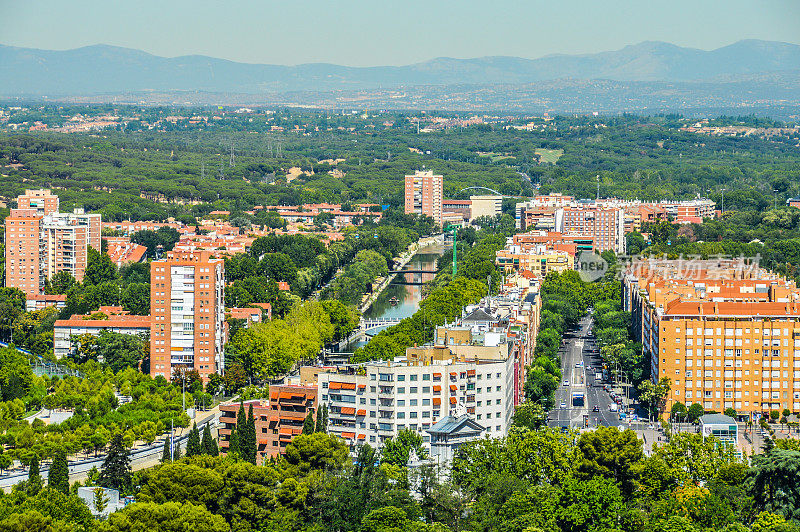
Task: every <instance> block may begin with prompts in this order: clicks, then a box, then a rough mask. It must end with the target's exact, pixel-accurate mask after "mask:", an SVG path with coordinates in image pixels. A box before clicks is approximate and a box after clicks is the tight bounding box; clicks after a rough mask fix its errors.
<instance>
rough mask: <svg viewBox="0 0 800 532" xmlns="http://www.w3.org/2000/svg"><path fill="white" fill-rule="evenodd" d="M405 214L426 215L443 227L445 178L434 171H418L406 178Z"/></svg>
mask: <svg viewBox="0 0 800 532" xmlns="http://www.w3.org/2000/svg"><path fill="white" fill-rule="evenodd" d="M405 179H406V189H405V213H406V214H420V215H421V214H426V215H428V216H430V217H431V218H433V220H434V221H435V222H436V223H437V224H439V225H442V202H443V199H444V178H443V177H442V176H440V175H434V173H433V170H423V171H416V172H414V175H407V176H405Z"/></svg>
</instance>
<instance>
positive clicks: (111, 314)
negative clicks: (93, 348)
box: [53, 307, 150, 358]
mask: <svg viewBox="0 0 800 532" xmlns="http://www.w3.org/2000/svg"><path fill="white" fill-rule="evenodd" d="M98 312H102V313H103V314H105V315H106V316H107V319H92V318H91V316H79V315H76V316H72V317H70V318H69V319H66V320H57V321H56V322H55V325H54V327H53V354H54V355H55V357H56V358H63V357H65V356H67V355H69V353H70V350H71V349H72V337H73V336H81V335H84V334H91V335H92V336H98V335H99V334H100V332H101V331H110V332H115V333H120V334H130V335H132V336H138V337H140V338H145V337H146V336H147V335H148V334H149V333H150V316H131V315H129V314H128V313H127V312H124V311H123V310H122V307H100V310H98Z"/></svg>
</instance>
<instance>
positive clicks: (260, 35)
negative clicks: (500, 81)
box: [0, 0, 800, 66]
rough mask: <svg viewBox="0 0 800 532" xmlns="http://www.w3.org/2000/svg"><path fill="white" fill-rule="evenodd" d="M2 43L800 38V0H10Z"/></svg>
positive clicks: (435, 50) (542, 43) (589, 47)
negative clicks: (279, 0)
mask: <svg viewBox="0 0 800 532" xmlns="http://www.w3.org/2000/svg"><path fill="white" fill-rule="evenodd" d="M0 20H2V21H4V22H3V23H2V24H1V25H0V44H6V45H12V46H20V47H30V48H43V49H54V50H65V49H70V48H78V47H81V46H88V45H93V44H110V45H115V46H123V47H128V48H136V49H140V50H143V51H145V52H149V53H152V54H155V55H160V56H166V57H174V56H180V55H190V54H200V55H209V56H213V57H219V58H224V59H230V60H234V61H241V62H247V63H271V64H282V65H294V64H300V63H316V62H326V63H336V64H340V65H350V66H373V65H404V64H411V63H416V62H421V61H426V60H428V59H432V58H435V57H458V58H469V57H482V56H490V55H509V56H519V57H526V58H537V57H541V56H544V55H548V54H556V53H562V54H577V53H594V52H600V51H606V50H617V49H620V48H622V47H624V46H626V45H629V44H636V43H639V42H642V41H648V40H649V41H666V42H671V43H674V44H677V45H680V46H689V47H695V48H701V49H705V50H710V49H714V48H719V47H721V46H725V45H728V44H731V43H733V42H736V41H739V40H741V39H763V40H774V41H784V42H791V43H796V44H800V0H754V1H743V0H722V1H716V0H715V1H709V0H669V1H658V2H656V1H655V0H634V1H621V0H547V1H541V0H491V1H487V0H483V1H476V0H460V1H458V0H371V1H363V0H358V1H356V0H285V1H282V2H278V1H273V0H249V1H248V0H0Z"/></svg>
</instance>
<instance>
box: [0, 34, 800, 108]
mask: <svg viewBox="0 0 800 532" xmlns="http://www.w3.org/2000/svg"><path fill="white" fill-rule="evenodd" d="M795 70H800V45H796V44H791V43H784V42H778V41H763V40H756V39H748V40H742V41H738V42H735V43H732V44H730V45H726V46H723V47H720V48H717V49H715V50H701V49H698V48H688V47H681V46H678V45H675V44H672V43H667V42H663V41H643V42H641V43H637V44H631V45H627V46H625V47H623V48H621V49H619V50H611V51H605V52H599V53H590V54H575V55H569V54H550V55H546V56H543V57H539V58H535V59H529V58H523V57H516V56H483V57H476V58H467V59H458V58H452V57H436V58H432V59H429V60H427V61H422V62H419V63H413V64H410V65H401V66H368V67H352V66H343V65H336V64H333V63H303V64H298V65H293V66H286V65H270V64H258V63H241V62H237V61H232V60H229V59H219V58H214V57H209V56H205V55H198V54H191V55H182V56H176V57H161V56H157V55H153V54H150V53H148V52H145V51H142V50H138V49H134V48H125V47H119V46H114V45H107V44H96V45H89V46H84V47H80V48H75V49H71V50H63V51H59V50H43V49H35V48H20V47H14V46H8V45H2V44H0V95H4V96H20V95H34V96H41V95H48V96H59V95H61V96H63V95H91V94H108V93H121V92H131V91H185V90H197V91H216V92H233V93H245V94H262V93H280V92H290V91H298V90H303V91H309V90H310V91H335V90H354V89H355V90H357V89H376V88H392V87H404V86H415V85H453V84H465V83H466V84H470V83H471V84H493V83H494V84H517V83H536V82H541V81H547V80H554V79H609V80H614V81H621V82H625V81H667V82H675V81H712V80H715V79H716V80H719V79H725V80H736V79H737V77H741V76H747V75H753V74H760V73H767V72H776V71H795Z"/></svg>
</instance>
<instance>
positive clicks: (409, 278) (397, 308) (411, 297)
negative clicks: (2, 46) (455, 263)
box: [347, 244, 447, 351]
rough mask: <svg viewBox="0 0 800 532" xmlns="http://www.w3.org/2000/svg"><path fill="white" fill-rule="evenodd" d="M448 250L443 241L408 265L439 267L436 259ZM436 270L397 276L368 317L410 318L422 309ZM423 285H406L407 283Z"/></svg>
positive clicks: (354, 345)
mask: <svg viewBox="0 0 800 532" xmlns="http://www.w3.org/2000/svg"><path fill="white" fill-rule="evenodd" d="M445 251H447V248H446V247H445V246H444V245H442V244H432V245H430V246H426V247H424V248H422V249H420V250H419V251H418V252H417V253H416V254H415V255H414V256H413V257H412V258H411V260H410V261H409V262H408V264H407V265H406V266H405V268H406V269H409V270H436V261H437V260H438V259H439V257H440V256H441V255H442V253H444V252H445ZM434 276H435V274H432V273H406V274H404V275H397V276H396V277H395V278H394V280H393V281H392V283H391V284H390V285H389V286H387V287H386V289H385V290H384V291H383V292H381V295H380V296H378V299H376V300H375V302H374V303H373V304H372V305H371V306H370V307H369V308H368V309H367V310H366V311H365V312H364V318H365V319H373V320H374V319H378V318H399V319H403V318H408V317H409V316H411V315H412V314H414V313H415V312H416V311H417V309H419V303H420V301H422V284H421V283H427V282H428V281H432V280H433V278H434ZM404 282H405V283H420V284H403V283H404ZM393 297H394V298H397V304H396V305H393V304H392V301H391V300H392V298H393ZM378 331H380V329H372V330H370V333H372V334H376V333H377V332H378ZM365 343H366V342H363V341H361V342H353V343H352V344H350V345H348V346H347V351H352V350H353V349H355V348H357V347H361V346H363V345H364V344H365Z"/></svg>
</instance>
